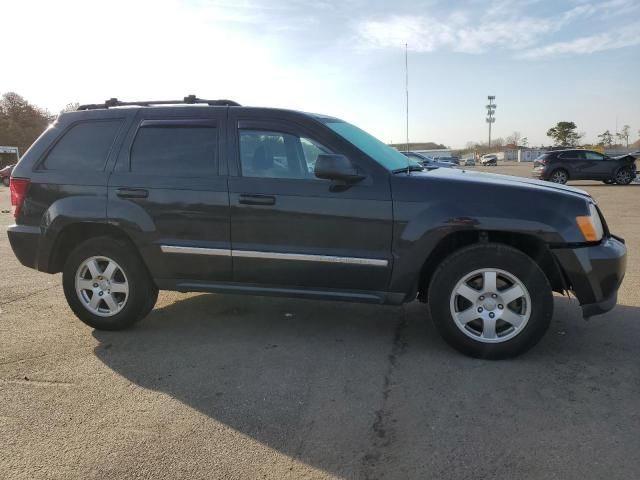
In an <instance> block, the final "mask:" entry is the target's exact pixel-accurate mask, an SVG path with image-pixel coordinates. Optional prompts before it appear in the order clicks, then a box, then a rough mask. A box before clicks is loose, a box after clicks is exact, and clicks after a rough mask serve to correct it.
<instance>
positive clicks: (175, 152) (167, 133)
mask: <svg viewBox="0 0 640 480" xmlns="http://www.w3.org/2000/svg"><path fill="white" fill-rule="evenodd" d="M216 149H217V129H216V128H215V127H214V126H212V125H208V126H207V125H195V126H192V125H184V126H180V125H167V126H148V127H145V126H143V127H141V128H140V129H139V130H138V133H137V135H136V138H135V140H134V142H133V145H132V147H131V171H132V172H135V173H145V174H150V175H163V176H178V177H198V176H201V175H212V174H215V173H216Z"/></svg>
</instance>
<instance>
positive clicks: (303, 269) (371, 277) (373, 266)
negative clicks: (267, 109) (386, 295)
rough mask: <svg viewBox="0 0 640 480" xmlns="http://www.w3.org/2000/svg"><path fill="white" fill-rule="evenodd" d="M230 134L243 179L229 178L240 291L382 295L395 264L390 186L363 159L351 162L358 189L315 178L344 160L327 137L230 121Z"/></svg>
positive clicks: (291, 127)
mask: <svg viewBox="0 0 640 480" xmlns="http://www.w3.org/2000/svg"><path fill="white" fill-rule="evenodd" d="M232 111H233V110H232ZM230 132H231V137H232V138H231V139H230V142H231V143H232V144H233V145H234V148H233V150H234V152H235V157H236V159H237V169H236V170H237V175H235V176H230V177H229V197H230V203H231V238H232V250H233V279H234V281H236V282H242V283H245V284H254V285H255V286H258V287H267V288H277V287H284V288H293V289H297V288H307V289H316V290H323V291H324V290H352V291H353V290H364V291H378V292H383V291H385V290H386V288H387V285H388V281H389V274H390V271H391V261H392V259H391V240H392V206H391V193H390V186H389V181H388V177H387V176H386V175H383V174H380V172H379V171H375V168H370V167H372V165H367V162H366V160H365V159H364V158H359V159H356V158H351V159H352V161H354V162H355V163H356V164H358V167H359V168H360V169H361V170H362V171H363V172H365V175H366V178H365V179H364V180H362V181H361V182H359V183H357V184H354V185H347V184H338V183H335V182H332V181H329V180H324V179H319V178H317V177H315V175H314V165H315V161H316V159H317V157H318V155H320V154H322V153H339V154H344V153H345V152H343V151H340V146H339V145H336V144H335V140H332V139H331V135H330V134H328V133H327V132H323V131H322V129H321V128H320V129H318V128H316V129H314V128H312V127H304V126H303V125H301V124H299V123H290V122H287V121H275V120H267V119H265V120H251V119H247V118H244V119H243V118H237V117H235V118H233V117H232V118H231V120H230ZM352 156H353V155H352ZM369 161H371V160H369ZM230 170H232V171H233V170H234V169H230Z"/></svg>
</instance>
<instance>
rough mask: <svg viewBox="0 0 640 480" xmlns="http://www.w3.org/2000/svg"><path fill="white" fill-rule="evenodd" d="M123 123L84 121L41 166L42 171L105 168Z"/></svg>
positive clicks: (70, 131)
mask: <svg viewBox="0 0 640 480" xmlns="http://www.w3.org/2000/svg"><path fill="white" fill-rule="evenodd" d="M121 124H122V120H104V121H91V122H82V123H78V124H76V125H74V126H73V127H71V129H69V130H68V131H67V132H66V133H65V134H64V136H63V137H62V138H61V139H60V140H59V141H58V143H56V144H55V146H54V147H53V149H52V150H51V151H50V152H49V154H48V155H47V157H46V158H45V160H44V162H42V165H41V166H40V168H41V169H43V170H63V171H74V172H97V171H101V170H103V169H104V166H105V163H106V161H107V156H108V154H109V150H110V149H111V147H112V145H113V142H114V140H115V137H116V134H117V133H118V130H119V128H120V125H121Z"/></svg>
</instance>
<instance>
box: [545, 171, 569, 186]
mask: <svg viewBox="0 0 640 480" xmlns="http://www.w3.org/2000/svg"><path fill="white" fill-rule="evenodd" d="M568 180H569V174H568V173H567V171H566V170H565V169H563V168H558V169H557V170H554V171H553V172H551V175H549V181H550V182H553V183H559V184H561V185H564V184H565V183H567V181H568Z"/></svg>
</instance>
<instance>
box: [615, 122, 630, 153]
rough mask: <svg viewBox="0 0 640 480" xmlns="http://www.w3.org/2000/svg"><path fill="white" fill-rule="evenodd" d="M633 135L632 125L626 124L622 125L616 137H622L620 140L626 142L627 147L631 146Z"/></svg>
mask: <svg viewBox="0 0 640 480" xmlns="http://www.w3.org/2000/svg"><path fill="white" fill-rule="evenodd" d="M630 136H631V127H630V126H629V125H625V126H624V127H622V130H621V131H620V133H616V137H618V138H619V139H620V142H625V147H626V148H629V137H630Z"/></svg>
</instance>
